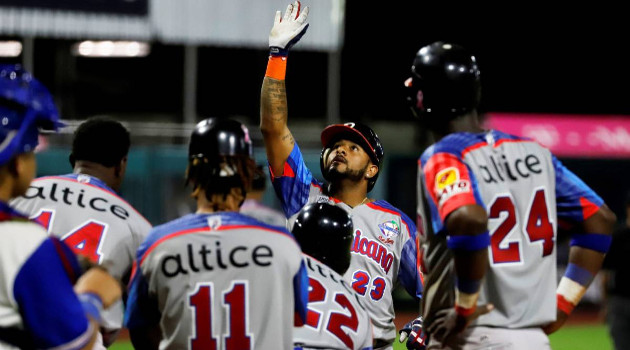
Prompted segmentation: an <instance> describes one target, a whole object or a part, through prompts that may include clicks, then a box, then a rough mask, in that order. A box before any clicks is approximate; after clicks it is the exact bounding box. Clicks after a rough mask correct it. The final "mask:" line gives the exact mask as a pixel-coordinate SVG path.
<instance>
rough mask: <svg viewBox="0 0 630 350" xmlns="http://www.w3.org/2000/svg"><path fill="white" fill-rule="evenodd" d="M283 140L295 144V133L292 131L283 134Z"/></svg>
mask: <svg viewBox="0 0 630 350" xmlns="http://www.w3.org/2000/svg"><path fill="white" fill-rule="evenodd" d="M282 142H288V143H290V144H293V143H294V141H293V135H292V134H291V133H288V134H286V135H284V136H282Z"/></svg>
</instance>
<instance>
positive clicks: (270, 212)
mask: <svg viewBox="0 0 630 350" xmlns="http://www.w3.org/2000/svg"><path fill="white" fill-rule="evenodd" d="M266 189H267V176H265V167H264V166H262V165H258V166H256V173H255V175H254V180H253V181H252V189H251V191H249V192H247V198H245V202H243V205H241V209H240V212H241V214H245V215H247V216H251V217H253V218H254V219H256V220H260V221H262V222H264V223H266V224H269V225H272V226H283V227H284V226H286V224H287V218H285V217H284V213H283V212H281V211H279V210H277V209H274V208H271V207H269V206H267V205H265V204H264V203H263V202H262V199H263V196H264V194H265V190H266Z"/></svg>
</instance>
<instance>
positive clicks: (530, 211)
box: [418, 130, 603, 328]
mask: <svg viewBox="0 0 630 350" xmlns="http://www.w3.org/2000/svg"><path fill="white" fill-rule="evenodd" d="M419 181H420V182H421V183H423V186H422V187H420V188H421V189H423V192H424V195H425V197H426V202H427V203H428V207H429V208H428V211H429V212H430V224H431V225H432V227H431V228H432V231H433V232H435V233H436V234H438V235H448V231H446V228H445V227H444V220H445V218H446V217H447V216H448V215H449V214H450V213H451V212H453V211H454V210H456V209H457V208H459V207H461V206H464V205H470V204H477V205H481V206H482V207H484V208H486V210H487V213H488V229H489V233H490V247H488V258H489V264H490V266H489V269H488V271H487V273H486V277H485V279H484V280H483V282H482V286H481V289H480V294H479V301H478V304H485V303H492V304H494V307H495V309H494V310H493V311H492V312H490V313H488V314H486V315H483V316H481V317H479V319H478V320H477V321H476V322H475V324H476V325H482V326H490V327H503V328H524V327H536V326H540V325H543V324H547V323H549V322H552V321H554V320H555V319H556V286H557V279H556V248H555V247H556V233H557V224H558V221H559V220H561V221H566V222H582V221H584V220H585V219H586V218H588V217H589V216H591V215H592V214H594V213H595V212H596V211H597V210H598V209H599V207H600V206H601V205H602V204H603V201H602V199H601V198H600V197H599V196H597V195H596V194H595V193H594V192H593V191H592V190H591V189H590V188H589V187H587V186H586V185H585V184H584V182H582V181H581V180H580V179H579V178H578V177H577V176H575V175H574V174H573V173H572V172H571V171H569V170H568V169H567V168H565V167H564V166H563V165H562V163H561V162H560V161H559V160H558V159H556V158H555V157H554V156H553V155H552V154H551V152H550V151H549V150H548V149H546V148H544V147H542V146H541V145H539V144H538V143H536V142H535V141H533V140H530V139H527V138H522V137H518V136H514V135H509V134H506V133H503V132H500V131H496V130H490V131H487V132H482V133H455V134H450V135H448V136H446V137H444V138H443V139H442V140H440V141H439V142H437V143H436V144H434V145H432V146H431V147H429V148H428V149H427V150H426V151H425V152H424V153H423V154H422V156H421V157H420V160H419ZM418 202H421V201H418ZM418 214H419V216H422V215H423V213H422V209H421V208H419V211H418ZM419 226H420V225H419ZM427 288H429V286H427Z"/></svg>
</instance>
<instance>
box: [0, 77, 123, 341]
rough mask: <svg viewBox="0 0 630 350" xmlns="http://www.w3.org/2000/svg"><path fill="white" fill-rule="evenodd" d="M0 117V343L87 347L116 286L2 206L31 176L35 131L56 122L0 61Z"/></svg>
mask: <svg viewBox="0 0 630 350" xmlns="http://www.w3.org/2000/svg"><path fill="white" fill-rule="evenodd" d="M0 119H1V120H2V123H0V237H1V238H0V349H18V348H20V349H35V348H37V349H53V348H54V349H92V346H93V345H94V342H95V340H96V335H97V334H98V326H99V320H100V319H101V312H102V309H103V308H104V307H109V306H110V305H111V304H112V303H113V302H114V301H116V300H118V299H120V296H121V292H122V291H121V286H120V285H119V283H118V282H117V281H116V280H115V279H113V278H112V277H111V276H109V275H108V274H107V273H106V272H105V271H104V270H102V269H101V268H98V267H97V268H92V269H90V270H88V271H87V272H86V273H85V274H83V275H82V276H81V272H82V271H81V270H80V268H79V262H78V261H77V258H76V256H75V255H74V253H73V252H72V251H71V250H70V249H69V248H68V247H67V246H66V245H64V244H63V243H61V242H60V241H59V240H58V239H57V238H55V237H50V236H48V234H47V233H46V230H45V229H44V228H43V227H41V226H40V225H39V224H37V223H35V222H33V221H30V220H28V218H27V217H26V216H24V215H23V214H22V213H20V212H18V211H16V210H14V209H13V208H11V207H10V206H9V205H8V204H7V202H8V201H9V200H10V199H11V198H14V197H17V196H20V195H23V194H24V193H25V192H26V190H27V189H28V186H29V184H30V182H31V181H32V180H33V178H34V176H35V173H36V170H35V169H36V159H35V155H34V150H35V147H36V146H37V144H38V136H39V130H38V129H39V128H42V129H48V130H56V129H57V128H58V127H60V126H61V124H60V123H59V116H58V113H57V109H56V107H55V105H54V102H53V99H52V96H51V95H50V94H49V92H48V90H47V89H46V88H45V87H44V86H43V85H42V84H41V83H40V82H39V81H37V80H36V79H35V78H33V76H31V74H30V73H28V72H27V71H26V70H24V69H23V68H22V67H21V66H19V65H0ZM79 276H80V277H79ZM77 279H78V280H77ZM75 281H76V285H75V287H74V290H75V291H76V293H77V294H75V291H73V286H72V284H73V283H74V282H75Z"/></svg>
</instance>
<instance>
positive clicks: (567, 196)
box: [552, 157, 604, 222]
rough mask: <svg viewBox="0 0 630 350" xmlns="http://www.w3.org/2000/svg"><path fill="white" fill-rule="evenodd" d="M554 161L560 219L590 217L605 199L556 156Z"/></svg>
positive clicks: (577, 220)
mask: <svg viewBox="0 0 630 350" xmlns="http://www.w3.org/2000/svg"><path fill="white" fill-rule="evenodd" d="M552 161H553V165H554V169H555V171H556V202H557V207H558V219H560V220H564V221H569V222H582V221H584V220H586V219H588V218H589V217H590V216H591V215H593V214H595V212H597V211H598V210H599V207H601V206H602V205H603V204H604V201H603V200H602V199H601V197H599V196H598V195H597V194H596V193H595V192H594V191H593V190H592V189H591V188H590V187H588V186H587V185H586V184H585V183H584V182H583V181H582V180H581V179H580V178H578V177H577V176H576V175H575V174H574V173H572V172H571V171H570V170H569V169H567V168H566V167H565V166H564V165H563V164H562V163H561V162H560V161H559V160H558V159H556V157H553V158H552Z"/></svg>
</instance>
